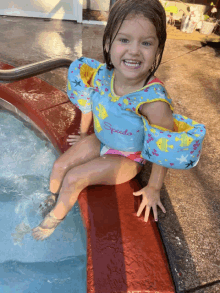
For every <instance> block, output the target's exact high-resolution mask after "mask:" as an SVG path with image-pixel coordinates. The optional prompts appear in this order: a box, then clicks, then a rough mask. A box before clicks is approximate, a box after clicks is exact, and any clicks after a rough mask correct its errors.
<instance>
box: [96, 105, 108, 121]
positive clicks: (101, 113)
mask: <svg viewBox="0 0 220 293" xmlns="http://www.w3.org/2000/svg"><path fill="white" fill-rule="evenodd" d="M96 110H97V111H98V112H99V115H98V116H99V118H101V119H105V118H107V117H108V113H107V111H106V109H105V107H104V106H103V105H102V104H99V108H98V107H96Z"/></svg>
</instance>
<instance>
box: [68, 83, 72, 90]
mask: <svg viewBox="0 0 220 293" xmlns="http://www.w3.org/2000/svg"><path fill="white" fill-rule="evenodd" d="M71 89H72V88H71V84H70V82H69V81H68V90H69V91H71Z"/></svg>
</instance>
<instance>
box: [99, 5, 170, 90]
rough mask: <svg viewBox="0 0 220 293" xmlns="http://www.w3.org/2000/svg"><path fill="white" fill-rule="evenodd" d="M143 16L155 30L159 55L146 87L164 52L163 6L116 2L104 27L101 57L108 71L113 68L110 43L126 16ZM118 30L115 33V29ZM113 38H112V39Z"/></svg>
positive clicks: (164, 26)
mask: <svg viewBox="0 0 220 293" xmlns="http://www.w3.org/2000/svg"><path fill="white" fill-rule="evenodd" d="M137 15H140V16H143V17H145V18H147V19H148V20H149V21H151V23H152V24H153V25H154V26H155V28H156V33H157V38H158V40H159V46H158V48H159V49H160V53H159V54H158V56H157V57H156V60H155V62H154V64H153V66H152V69H151V71H150V74H149V75H148V76H147V79H146V81H145V84H144V85H146V84H147V83H148V81H149V80H150V78H151V77H152V76H153V75H154V73H155V72H156V70H157V68H158V67H159V65H160V63H161V59H162V55H163V51H164V46H165V42H166V38H167V33H166V14H165V10H164V8H163V6H162V5H161V3H160V2H159V0H118V1H116V2H115V4H114V5H113V6H112V8H111V10H110V12H109V17H108V22H107V25H106V27H105V31H104V36H103V55H104V60H105V63H106V65H107V68H108V69H109V70H112V69H113V68H114V65H113V64H112V63H111V57H110V50H111V46H112V43H113V41H114V39H115V37H116V36H117V34H118V31H119V30H120V28H121V25H122V23H123V21H124V20H125V18H126V17H127V16H137ZM117 27H118V30H117V32H116V29H117ZM113 36H114V38H113ZM107 43H108V44H109V50H108V52H107V51H106V48H105V46H106V44H107Z"/></svg>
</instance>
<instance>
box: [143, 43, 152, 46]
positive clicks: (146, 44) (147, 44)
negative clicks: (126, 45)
mask: <svg viewBox="0 0 220 293" xmlns="http://www.w3.org/2000/svg"><path fill="white" fill-rule="evenodd" d="M143 44H144V46H150V45H151V43H149V42H143Z"/></svg>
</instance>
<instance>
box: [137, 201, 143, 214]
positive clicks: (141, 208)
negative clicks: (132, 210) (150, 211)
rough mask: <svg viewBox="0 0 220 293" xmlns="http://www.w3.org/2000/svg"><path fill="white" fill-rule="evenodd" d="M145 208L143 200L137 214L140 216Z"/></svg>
mask: <svg viewBox="0 0 220 293" xmlns="http://www.w3.org/2000/svg"><path fill="white" fill-rule="evenodd" d="M144 208H145V204H144V203H143V200H142V202H141V204H140V206H139V209H138V212H137V216H138V217H139V216H140V214H141V213H142V211H143V209H144Z"/></svg>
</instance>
